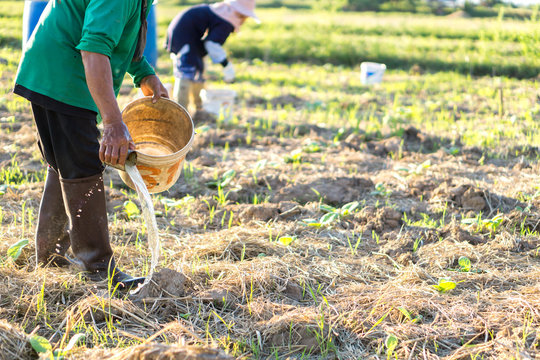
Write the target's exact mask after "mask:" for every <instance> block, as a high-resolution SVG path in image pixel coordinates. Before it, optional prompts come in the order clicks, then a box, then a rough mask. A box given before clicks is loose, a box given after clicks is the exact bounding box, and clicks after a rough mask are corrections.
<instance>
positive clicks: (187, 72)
mask: <svg viewBox="0 0 540 360" xmlns="http://www.w3.org/2000/svg"><path fill="white" fill-rule="evenodd" d="M254 10H255V0H225V1H223V2H218V3H215V4H213V5H197V6H193V7H191V8H189V9H188V10H186V11H185V12H183V13H180V14H178V15H177V16H176V17H175V18H174V19H173V21H172V22H171V23H170V25H169V28H168V30H167V41H166V47H167V50H168V51H169V52H170V53H171V57H172V58H173V67H174V69H173V70H174V75H175V83H174V99H175V100H176V102H178V103H179V104H180V105H182V106H184V107H185V108H187V106H188V103H189V97H190V94H191V96H192V97H193V103H194V105H195V108H196V109H197V110H201V109H202V100H201V97H200V92H201V90H202V89H203V88H204V77H203V74H204V63H203V58H204V56H205V55H207V54H208V55H209V56H210V59H212V61H213V62H214V63H215V64H221V65H222V66H223V80H224V81H225V82H228V83H231V82H233V81H234V77H235V71H234V66H233V64H232V63H231V61H230V60H229V59H227V54H226V53H225V50H223V47H222V45H223V44H224V43H225V41H226V40H227V38H228V37H229V35H230V34H231V33H232V32H237V31H238V30H239V29H240V27H241V26H242V24H243V23H244V21H246V19H247V18H248V17H251V18H253V19H255V21H257V22H260V21H259V19H258V18H257V16H256V15H255V11H254Z"/></svg>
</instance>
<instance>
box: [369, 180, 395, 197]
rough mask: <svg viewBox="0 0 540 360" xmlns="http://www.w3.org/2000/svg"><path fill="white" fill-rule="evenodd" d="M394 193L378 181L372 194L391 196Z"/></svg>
mask: <svg viewBox="0 0 540 360" xmlns="http://www.w3.org/2000/svg"><path fill="white" fill-rule="evenodd" d="M390 194H392V190H387V189H386V187H385V186H384V184H383V183H377V184H376V185H375V190H373V191H372V192H371V195H375V196H384V197H387V196H390Z"/></svg>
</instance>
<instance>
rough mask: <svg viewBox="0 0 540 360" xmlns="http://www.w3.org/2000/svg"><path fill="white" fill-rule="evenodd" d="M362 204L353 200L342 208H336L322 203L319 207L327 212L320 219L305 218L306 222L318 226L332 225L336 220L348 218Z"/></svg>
mask: <svg viewBox="0 0 540 360" xmlns="http://www.w3.org/2000/svg"><path fill="white" fill-rule="evenodd" d="M359 206H360V203H359V202H358V201H353V202H350V203H347V204H345V205H343V206H342V207H341V208H335V207H333V206H329V205H325V204H321V205H320V206H319V209H320V210H321V211H323V212H326V214H324V215H323V216H322V217H321V218H320V219H319V220H315V219H305V220H304V224H306V225H307V226H312V227H316V228H321V227H330V226H331V225H333V224H334V223H335V222H337V221H339V220H341V219H344V218H346V217H347V216H349V215H351V214H353V213H354V211H355V210H356V209H357V208H358V207H359Z"/></svg>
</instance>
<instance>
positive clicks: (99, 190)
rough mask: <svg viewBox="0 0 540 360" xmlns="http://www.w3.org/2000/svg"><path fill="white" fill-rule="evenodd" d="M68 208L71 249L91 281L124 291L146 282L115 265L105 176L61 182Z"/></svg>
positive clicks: (62, 180) (65, 204)
mask: <svg viewBox="0 0 540 360" xmlns="http://www.w3.org/2000/svg"><path fill="white" fill-rule="evenodd" d="M60 184H61V186H62V195H63V198H64V206H65V207H66V209H67V214H68V217H69V235H70V240H71V249H72V251H73V254H74V255H75V257H76V260H77V261H78V262H79V263H80V265H81V266H82V267H83V269H84V270H86V271H87V272H88V273H89V278H90V279H91V280H94V281H101V280H106V279H110V280H111V281H112V285H113V286H116V285H118V286H119V288H121V289H128V288H131V287H134V286H135V287H136V286H137V285H138V284H141V283H142V282H144V278H133V277H131V276H129V275H127V274H125V273H123V272H121V271H120V270H119V269H118V268H117V267H116V265H115V262H114V258H113V252H112V249H111V244H110V242H109V230H108V222H107V209H106V204H105V189H104V187H103V177H102V175H101V174H99V175H94V176H91V177H87V178H82V179H73V180H68V179H61V180H60Z"/></svg>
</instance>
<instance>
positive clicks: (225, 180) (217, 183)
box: [206, 169, 236, 188]
mask: <svg viewBox="0 0 540 360" xmlns="http://www.w3.org/2000/svg"><path fill="white" fill-rule="evenodd" d="M235 176H236V171H235V170H233V169H230V170H227V171H225V172H224V173H223V174H222V175H221V177H219V178H217V179H216V180H214V181H209V182H207V183H206V186H208V187H210V188H218V187H221V188H224V187H226V186H227V185H229V184H230V183H231V181H232V179H234V177H235Z"/></svg>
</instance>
